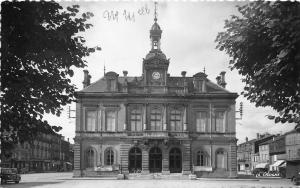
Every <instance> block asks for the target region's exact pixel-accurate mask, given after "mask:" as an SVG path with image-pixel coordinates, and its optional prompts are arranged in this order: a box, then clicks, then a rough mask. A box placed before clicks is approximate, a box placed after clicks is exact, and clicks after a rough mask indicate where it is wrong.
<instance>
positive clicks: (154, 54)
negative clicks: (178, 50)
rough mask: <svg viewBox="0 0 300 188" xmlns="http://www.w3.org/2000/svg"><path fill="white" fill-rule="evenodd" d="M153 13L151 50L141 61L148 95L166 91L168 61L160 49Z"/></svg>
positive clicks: (158, 30) (158, 27)
mask: <svg viewBox="0 0 300 188" xmlns="http://www.w3.org/2000/svg"><path fill="white" fill-rule="evenodd" d="M156 5H157V2H155V11H154V24H153V25H152V27H151V30H150V40H151V50H150V51H149V53H148V54H147V55H146V58H144V59H143V78H144V90H145V92H149V93H163V92H166V91H167V73H168V67H169V59H167V58H166V55H165V54H164V53H163V52H162V51H161V49H160V39H161V33H162V30H161V29H160V26H159V25H158V23H157V12H156Z"/></svg>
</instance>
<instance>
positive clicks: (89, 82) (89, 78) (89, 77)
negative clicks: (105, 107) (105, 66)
mask: <svg viewBox="0 0 300 188" xmlns="http://www.w3.org/2000/svg"><path fill="white" fill-rule="evenodd" d="M91 78H92V76H91V75H90V74H89V76H88V82H87V83H88V85H87V86H89V85H91Z"/></svg>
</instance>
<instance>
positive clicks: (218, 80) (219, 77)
mask: <svg viewBox="0 0 300 188" xmlns="http://www.w3.org/2000/svg"><path fill="white" fill-rule="evenodd" d="M216 80H217V84H218V85H220V84H221V76H217V77H216Z"/></svg>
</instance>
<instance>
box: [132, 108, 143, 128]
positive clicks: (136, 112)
mask: <svg viewBox="0 0 300 188" xmlns="http://www.w3.org/2000/svg"><path fill="white" fill-rule="evenodd" d="M130 130H131V131H141V130H142V112H141V110H140V109H133V110H131V113H130Z"/></svg>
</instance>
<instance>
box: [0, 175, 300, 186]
mask: <svg viewBox="0 0 300 188" xmlns="http://www.w3.org/2000/svg"><path fill="white" fill-rule="evenodd" d="M2 187H8V188H13V187H20V188H28V187H34V188H38V187H42V188H48V187H49V188H56V187H57V188H60V187H61V188H65V187H71V188H85V187H89V188H91V187H101V188H112V187H120V188H121V187H128V188H140V187H143V188H152V187H155V188H179V187H180V188H191V187H197V188H199V187H205V188H206V187H234V188H235V187H242V188H270V187H272V188H273V187H274V188H275V187H277V188H286V187H288V188H290V187H297V186H294V185H292V184H291V182H290V180H288V179H259V180H253V179H248V180H246V179H240V180H239V179H236V180H232V179H197V180H114V179H99V178H72V173H70V172H65V173H36V174H22V180H21V182H20V183H19V184H14V183H9V184H5V185H2ZM298 187H300V186H298Z"/></svg>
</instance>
